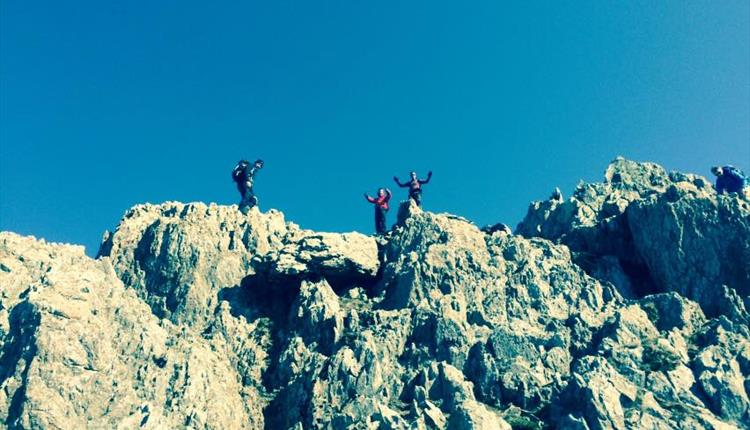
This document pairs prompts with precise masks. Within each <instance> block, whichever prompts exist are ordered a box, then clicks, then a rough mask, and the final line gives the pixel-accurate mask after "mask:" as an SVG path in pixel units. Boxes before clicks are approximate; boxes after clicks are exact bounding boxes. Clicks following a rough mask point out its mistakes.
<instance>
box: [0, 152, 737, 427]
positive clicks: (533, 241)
mask: <svg viewBox="0 0 750 430" xmlns="http://www.w3.org/2000/svg"><path fill="white" fill-rule="evenodd" d="M398 212H399V215H398V223H397V226H396V228H395V229H394V231H393V232H392V233H391V234H390V235H389V236H388V237H387V239H384V240H379V242H378V241H376V239H375V238H372V237H369V236H364V235H361V234H358V233H346V234H338V233H317V232H312V231H307V230H302V229H300V228H299V227H298V226H296V225H294V224H292V223H288V222H286V221H285V220H284V218H283V215H282V214H281V213H279V212H276V211H269V212H268V213H261V212H259V211H258V210H257V209H254V210H251V211H250V213H249V214H247V215H242V214H241V213H240V212H239V211H237V209H236V207H234V206H230V207H224V206H216V205H211V206H206V205H203V204H182V203H165V204H162V205H140V206H136V207H134V208H133V209H131V210H130V211H128V213H127V214H126V215H125V217H124V218H123V219H122V221H121V222H120V224H119V225H118V227H117V229H116V230H115V231H114V233H111V234H109V233H108V234H106V235H105V240H104V242H103V244H102V248H101V250H100V256H99V257H98V258H97V259H96V260H93V259H90V258H88V257H86V256H85V255H84V254H83V251H82V249H81V248H79V247H74V246H69V245H56V244H47V243H44V242H42V241H38V240H36V239H33V238H27V237H21V236H18V235H15V234H12V233H0V293H1V295H0V305H1V306H0V340H2V344H0V351H1V354H2V355H0V388H2V389H1V390H0V398H2V401H0V408H2V409H3V412H4V414H2V416H3V417H5V418H3V419H4V420H5V421H4V426H5V427H9V428H87V427H96V428H102V427H103V428H136V427H139V426H140V427H143V428H154V429H156V428H216V429H226V428H248V429H260V428H268V429H286V428H294V429H307V428H334V429H346V428H356V429H359V428H362V429H365V428H368V429H369V428H386V429H387V428H391V429H407V428H414V429H433V428H436V429H443V428H445V429H511V428H514V429H521V428H522V429H533V428H560V429H623V428H625V429H628V428H629V429H664V428H683V429H724V428H727V429H731V428H750V426H748V422H750V400H748V392H749V391H750V329H748V321H749V319H748V315H747V312H746V303H747V301H748V298H747V296H748V290H747V288H748V285H750V284H748V278H747V276H748V273H749V272H750V271H749V270H748V264H750V263H748V261H750V258H748V254H747V252H748V248H747V247H748V246H750V245H748V244H749V243H750V240H748V222H750V221H749V219H748V218H749V216H748V203H747V202H746V201H744V200H741V199H739V198H737V197H733V196H730V197H718V198H717V197H716V196H715V194H714V193H713V191H712V189H711V187H710V185H708V183H707V182H706V181H705V179H702V178H699V177H696V176H692V175H683V174H676V173H673V174H667V173H666V172H665V171H664V170H663V169H662V168H661V167H659V166H656V165H653V164H647V163H646V164H639V163H634V162H630V161H627V160H622V159H618V160H615V162H614V163H613V164H612V165H611V166H610V167H609V168H608V169H607V173H606V180H605V182H604V183H601V184H582V185H581V186H579V188H578V189H577V190H576V193H575V194H574V196H573V197H571V198H570V199H568V200H564V199H562V198H561V196H560V194H559V193H555V195H554V197H553V198H552V199H551V200H549V201H546V202H537V203H534V204H532V207H531V208H530V210H529V214H528V216H527V217H526V219H525V220H524V221H523V222H522V223H521V225H519V227H518V232H519V233H521V235H513V234H511V233H510V231H509V229H507V228H488V229H484V230H480V229H479V228H477V227H476V226H474V225H473V224H471V223H470V222H469V221H467V220H465V219H463V218H460V217H456V216H453V215H448V214H434V213H430V212H424V211H422V210H421V209H419V208H418V207H416V206H414V205H410V204H409V203H405V204H404V205H403V206H402V207H401V208H399V211H398ZM654 292H658V294H648V293H654Z"/></svg>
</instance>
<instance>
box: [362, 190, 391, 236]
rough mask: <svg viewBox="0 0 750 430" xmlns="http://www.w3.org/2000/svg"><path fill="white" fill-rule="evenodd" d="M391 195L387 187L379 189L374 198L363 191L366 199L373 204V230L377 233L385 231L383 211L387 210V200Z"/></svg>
mask: <svg viewBox="0 0 750 430" xmlns="http://www.w3.org/2000/svg"><path fill="white" fill-rule="evenodd" d="M391 195H392V194H391V190H389V189H387V188H381V189H379V190H378V196H377V197H376V198H374V197H370V196H369V195H368V194H367V193H365V198H366V199H367V201H368V202H370V203H372V204H374V205H375V231H376V232H377V233H378V234H385V232H386V227H385V213H386V212H388V202H389V201H390V200H391Z"/></svg>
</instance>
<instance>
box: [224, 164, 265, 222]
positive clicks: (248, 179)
mask: <svg viewBox="0 0 750 430" xmlns="http://www.w3.org/2000/svg"><path fill="white" fill-rule="evenodd" d="M262 168H263V160H260V159H259V160H255V162H254V163H252V164H250V162H248V161H246V160H240V161H239V162H238V163H237V166H235V168H234V170H232V179H234V182H235V183H237V190H238V191H239V192H240V196H241V200H240V205H239V208H240V211H241V212H242V213H245V214H246V213H247V212H248V211H249V210H250V208H252V207H253V206H256V205H257V204H258V197H256V196H255V193H254V192H253V181H254V180H255V173H257V172H258V170H260V169H262Z"/></svg>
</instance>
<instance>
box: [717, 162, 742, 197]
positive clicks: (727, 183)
mask: <svg viewBox="0 0 750 430" xmlns="http://www.w3.org/2000/svg"><path fill="white" fill-rule="evenodd" d="M711 172H712V173H713V174H714V176H716V193H717V194H724V192H727V193H738V194H742V193H743V189H744V188H745V187H747V186H748V179H747V176H745V174H744V173H742V171H741V170H740V169H738V168H736V167H734V166H723V167H719V166H714V167H712V168H711Z"/></svg>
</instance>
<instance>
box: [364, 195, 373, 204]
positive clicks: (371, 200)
mask: <svg viewBox="0 0 750 430" xmlns="http://www.w3.org/2000/svg"><path fill="white" fill-rule="evenodd" d="M365 198H366V199H367V201H368V202H370V203H375V199H373V198H372V197H370V196H368V195H367V193H365Z"/></svg>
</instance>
